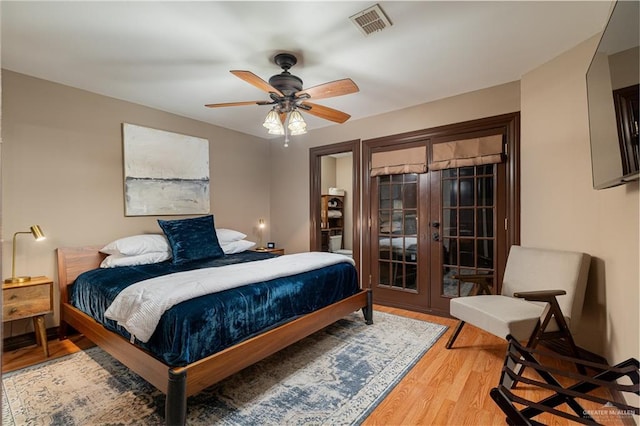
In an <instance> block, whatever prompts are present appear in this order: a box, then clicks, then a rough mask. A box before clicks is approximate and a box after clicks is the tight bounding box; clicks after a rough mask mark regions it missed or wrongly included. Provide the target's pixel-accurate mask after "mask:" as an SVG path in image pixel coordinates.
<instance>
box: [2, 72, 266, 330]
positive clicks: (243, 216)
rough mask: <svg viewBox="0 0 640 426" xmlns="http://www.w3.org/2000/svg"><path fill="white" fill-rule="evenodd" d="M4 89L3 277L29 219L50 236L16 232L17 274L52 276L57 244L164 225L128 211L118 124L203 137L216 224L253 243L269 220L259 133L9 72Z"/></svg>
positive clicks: (94, 241) (92, 241)
mask: <svg viewBox="0 0 640 426" xmlns="http://www.w3.org/2000/svg"><path fill="white" fill-rule="evenodd" d="M2 89H3V90H2V98H3V99H2V100H3V106H4V108H3V111H2V138H3V152H2V154H3V158H2V189H3V191H2V219H3V223H2V226H3V235H2V237H3V244H2V249H3V250H2V251H3V256H2V258H3V259H2V260H3V262H2V264H3V271H2V273H3V276H5V277H6V276H9V275H11V236H12V235H13V233H14V232H16V231H23V230H28V229H29V226H31V225H32V224H39V225H40V226H41V227H42V229H43V231H44V232H45V234H46V236H47V239H46V240H45V241H43V242H41V243H36V242H35V241H34V240H33V238H30V237H29V236H28V235H24V236H19V241H18V244H17V247H18V251H17V257H16V269H17V273H18V274H31V275H48V276H50V277H54V276H55V274H56V269H55V263H54V258H55V249H56V247H59V246H78V245H85V244H102V243H106V242H109V241H111V240H113V239H115V238H118V237H123V236H127V235H133V234H136V233H143V232H160V229H159V227H158V225H157V222H156V219H157V217H125V216H124V199H123V171H122V165H123V159H122V136H121V125H122V123H123V122H128V123H133V124H138V125H142V126H147V127H152V128H157V129H162V130H169V131H172V132H177V133H182V134H187V135H193V136H198V137H202V138H206V139H208V140H209V164H210V167H211V171H210V179H211V187H210V192H211V212H212V213H213V214H214V215H215V221H216V226H218V227H230V228H234V229H237V230H240V231H242V232H244V233H246V234H248V235H249V237H250V238H253V241H257V238H258V235H257V230H256V227H257V222H258V219H259V218H265V219H266V220H267V224H269V223H270V221H271V219H270V217H269V198H270V196H269V179H268V178H265V177H266V176H269V173H270V172H269V148H268V147H269V143H268V141H266V140H264V139H260V138H255V137H251V136H247V135H245V134H242V133H238V132H234V131H231V130H226V129H223V128H219V127H215V126H212V125H208V124H206V123H202V122H199V121H195V120H191V119H187V118H184V117H179V116H176V115H173V114H169V113H165V112H162V111H158V110H154V109H151V108H147V107H144V106H140V105H135V104H132V103H128V102H123V101H119V100H116V99H113V98H107V97H104V96H100V95H96V94H93V93H89V92H86V91H82V90H78V89H73V88H70V87H67V86H62V85H59V84H54V83H51V82H47V81H44V80H39V79H35V78H31V77H27V76H25V75H21V74H16V73H13V72H10V71H6V70H3V73H2ZM163 218H164V219H167V218H172V217H167V216H165V217H163ZM268 238H269V230H268V229H267V231H266V233H265V240H267V239H268ZM56 296H57V292H56ZM56 300H57V298H56ZM56 303H57V302H56ZM56 311H57V308H56ZM56 318H57V314H56ZM51 320H52V319H51V318H49V319H48V324H47V325H48V326H51V325H52V324H51ZM54 322H55V323H57V320H55V321H54ZM21 327H29V325H28V322H25V324H24V326H21V325H20V324H19V323H17V322H16V323H14V324H13V330H12V331H13V334H21V333H24V332H25V330H24V329H21Z"/></svg>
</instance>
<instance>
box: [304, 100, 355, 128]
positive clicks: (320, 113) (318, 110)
mask: <svg viewBox="0 0 640 426" xmlns="http://www.w3.org/2000/svg"><path fill="white" fill-rule="evenodd" d="M302 105H303V106H305V107H310V109H307V108H303V109H304V110H305V112H308V113H309V114H311V115H315V116H316V117H320V118H324V119H325V120H329V121H334V122H336V123H344V122H345V121H347V120H348V119H349V118H351V116H350V115H349V114H347V113H346V112H342V111H338V110H337V109H333V108H329V107H326V106H323V105H318V104H312V103H311V102H303V103H302Z"/></svg>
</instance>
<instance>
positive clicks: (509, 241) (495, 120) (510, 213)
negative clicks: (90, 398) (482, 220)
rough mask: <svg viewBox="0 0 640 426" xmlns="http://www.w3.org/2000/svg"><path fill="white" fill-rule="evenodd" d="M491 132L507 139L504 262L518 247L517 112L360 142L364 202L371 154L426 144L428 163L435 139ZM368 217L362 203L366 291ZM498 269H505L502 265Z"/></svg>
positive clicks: (368, 275) (369, 273)
mask: <svg viewBox="0 0 640 426" xmlns="http://www.w3.org/2000/svg"><path fill="white" fill-rule="evenodd" d="M493 129H495V130H496V133H501V134H504V135H505V139H506V140H505V144H506V156H507V158H506V166H507V172H506V174H507V175H506V195H505V196H506V200H505V203H506V212H507V213H506V214H507V217H506V219H507V223H508V226H507V227H506V228H507V230H506V245H507V247H505V248H504V253H505V258H504V262H506V254H508V252H509V248H510V247H511V246H512V245H518V244H520V112H513V113H508V114H502V115H497V116H493V117H487V118H481V119H477V120H470V121H465V122H461V123H455V124H447V125H444V126H438V127H433V128H429V129H423V130H417V131H413V132H406V133H400V134H397V135H390V136H384V137H380V138H374V139H367V140H364V141H362V158H363V167H362V178H361V179H362V194H363V199H365V200H369V198H370V197H371V195H372V194H371V181H370V176H369V172H370V170H371V155H372V154H373V153H374V152H380V151H389V150H393V149H404V148H408V147H410V146H412V145H414V146H415V145H416V144H424V143H426V144H427V156H428V161H430V160H431V156H432V150H431V145H432V140H433V139H434V138H438V139H440V138H443V137H447V136H453V135H456V134H468V133H472V132H484V131H488V130H493ZM425 141H426V142H425ZM371 215H372V212H371V203H369V202H363V211H362V217H363V226H366V228H365V229H364V230H363V232H362V247H363V256H362V265H361V277H362V278H361V280H362V281H363V283H364V284H365V285H366V286H368V287H369V288H372V287H373V283H372V282H371V277H372V275H373V274H372V272H373V271H372V262H371V256H370V255H369V254H370V252H371V217H372V216H371ZM504 262H503V264H504ZM500 267H501V268H504V266H503V265H502V266H500ZM496 272H497V276H498V277H502V274H503V273H504V270H500V268H499V265H498V264H496ZM501 282H502V280H501V279H497V280H496V283H497V285H498V288H497V291H498V292H499V291H500V290H501V288H500V286H501ZM367 283H368V284H367ZM374 298H375V292H374ZM425 312H430V313H435V314H438V315H447V316H448V313H447V312H441V311H433V310H432V309H427V310H425Z"/></svg>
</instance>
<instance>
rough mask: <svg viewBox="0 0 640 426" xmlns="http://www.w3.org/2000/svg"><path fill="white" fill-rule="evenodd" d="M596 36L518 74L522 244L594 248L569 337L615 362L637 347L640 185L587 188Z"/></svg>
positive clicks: (585, 249)
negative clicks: (589, 82)
mask: <svg viewBox="0 0 640 426" xmlns="http://www.w3.org/2000/svg"><path fill="white" fill-rule="evenodd" d="M597 41H598V40H597V37H594V38H592V39H589V40H587V41H585V42H584V43H582V44H580V45H579V46H577V47H575V48H574V49H572V50H570V51H568V52H566V53H564V54H563V55H561V56H559V57H557V58H555V59H554V60H552V61H550V62H548V63H546V64H544V65H542V66H540V67H539V68H537V69H535V70H533V71H531V72H529V73H528V74H526V75H524V76H523V77H522V80H521V88H522V95H521V96H522V122H521V124H522V132H521V137H522V140H521V144H522V145H521V149H522V156H521V158H522V163H521V173H522V184H521V191H522V244H524V245H531V246H541V247H542V246H543V247H550V248H557V249H566V250H580V251H584V252H587V253H590V254H591V255H592V256H594V261H593V262H592V266H591V271H590V275H589V282H588V287H587V296H586V301H585V312H584V316H583V319H582V322H581V324H580V327H579V332H578V334H577V336H576V338H577V340H578V343H579V344H580V345H581V346H584V347H586V348H587V349H591V350H593V351H595V352H597V353H599V354H602V355H604V356H605V357H606V358H607V359H608V360H609V361H610V362H619V361H621V360H623V359H626V358H628V357H631V356H634V357H638V354H639V353H640V351H639V346H638V345H639V343H638V336H639V334H640V332H639V330H638V326H639V323H640V318H639V314H638V306H639V287H640V278H639V271H638V259H639V258H640V257H639V256H640V254H639V251H638V239H639V238H638V237H639V227H638V220H639V219H638V218H639V215H638V214H639V213H638V200H639V197H638V193H639V190H638V182H635V183H632V184H628V185H624V186H619V187H615V188H610V189H605V190H599V191H596V190H594V189H593V188H592V183H591V159H590V149H589V126H588V116H587V95H586V83H585V73H586V70H587V67H588V66H589V62H590V60H591V57H592V55H593V53H594V51H595V49H596V45H597Z"/></svg>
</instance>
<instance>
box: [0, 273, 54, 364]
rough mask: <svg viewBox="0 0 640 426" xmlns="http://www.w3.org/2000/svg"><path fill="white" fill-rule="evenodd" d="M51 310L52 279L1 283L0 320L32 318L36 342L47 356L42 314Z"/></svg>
mask: <svg viewBox="0 0 640 426" xmlns="http://www.w3.org/2000/svg"><path fill="white" fill-rule="evenodd" d="M52 312H53V280H52V279H51V278H47V277H33V278H31V280H30V281H26V282H23V283H4V284H2V322H7V321H14V320H17V319H23V318H33V328H34V330H35V332H36V342H37V343H38V345H42V348H43V349H44V355H45V357H49V346H48V345H47V330H46V328H45V325H44V316H45V315H46V314H50V313H52Z"/></svg>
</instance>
